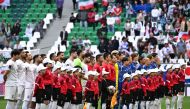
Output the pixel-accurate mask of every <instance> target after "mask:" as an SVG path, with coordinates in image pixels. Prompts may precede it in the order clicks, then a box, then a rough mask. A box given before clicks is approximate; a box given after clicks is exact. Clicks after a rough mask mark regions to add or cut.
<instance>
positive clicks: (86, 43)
mask: <svg viewBox="0 0 190 109" xmlns="http://www.w3.org/2000/svg"><path fill="white" fill-rule="evenodd" d="M89 45H91V41H90V39H89V38H88V37H87V36H85V39H84V40H83V46H89Z"/></svg>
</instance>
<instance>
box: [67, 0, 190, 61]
mask: <svg viewBox="0 0 190 109" xmlns="http://www.w3.org/2000/svg"><path fill="white" fill-rule="evenodd" d="M96 3H97V2H96V0H95V2H94V8H92V9H88V10H86V9H80V10H78V14H77V16H76V17H75V16H74V14H72V15H71V17H70V22H73V23H76V22H80V27H83V28H85V30H87V29H88V28H89V27H93V29H94V31H97V37H98V39H99V42H100V43H99V45H98V48H99V51H100V52H101V53H103V52H110V51H112V50H119V51H122V52H125V53H126V54H128V55H130V54H131V53H134V52H138V53H139V54H140V55H143V56H147V54H149V53H159V51H160V56H161V58H162V59H163V61H164V62H170V59H174V58H184V59H185V58H190V48H189V41H188V39H189V37H190V17H189V16H190V2H189V1H188V0H134V1H133V0H126V1H123V0H116V1H115V2H114V1H108V3H103V2H102V3H100V4H98V5H97V4H96ZM101 7H103V10H101ZM98 25H101V27H98ZM117 27H120V28H123V29H122V30H119V31H121V32H123V33H124V34H123V36H121V37H120V38H116V37H113V38H112V39H110V38H109V37H108V34H109V33H115V32H117V31H118V30H115V29H116V28H117ZM140 36H142V37H140ZM77 37H80V36H77ZM88 37H91V36H86V37H85V39H83V40H84V42H86V40H88ZM131 37H133V39H134V40H135V39H137V38H138V37H139V40H138V41H137V44H136V43H134V42H133V40H132V41H131ZM113 39H114V40H113ZM73 42H74V43H73ZM81 43H82V39H81V38H77V39H75V38H73V39H72V43H71V44H72V45H73V46H76V44H77V45H81ZM118 43H119V44H118ZM83 45H84V44H83ZM135 46H137V47H135Z"/></svg>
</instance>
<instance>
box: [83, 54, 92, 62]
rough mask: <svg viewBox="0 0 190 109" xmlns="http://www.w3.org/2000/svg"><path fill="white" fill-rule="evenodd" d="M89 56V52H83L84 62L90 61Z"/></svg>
mask: <svg viewBox="0 0 190 109" xmlns="http://www.w3.org/2000/svg"><path fill="white" fill-rule="evenodd" d="M90 58H91V54H90V53H85V54H84V62H86V63H90Z"/></svg>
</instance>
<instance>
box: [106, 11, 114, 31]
mask: <svg viewBox="0 0 190 109" xmlns="http://www.w3.org/2000/svg"><path fill="white" fill-rule="evenodd" d="M114 25H115V18H114V17H113V16H112V14H111V13H109V17H107V26H108V32H112V33H114V32H115V30H114Z"/></svg>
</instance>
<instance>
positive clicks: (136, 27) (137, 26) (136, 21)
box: [134, 19, 142, 36]
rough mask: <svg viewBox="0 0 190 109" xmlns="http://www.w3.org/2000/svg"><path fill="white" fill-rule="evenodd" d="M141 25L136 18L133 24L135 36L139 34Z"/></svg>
mask: <svg viewBox="0 0 190 109" xmlns="http://www.w3.org/2000/svg"><path fill="white" fill-rule="evenodd" d="M141 26H142V24H141V22H139V20H138V19H136V20H135V26H134V31H135V36H140V30H141Z"/></svg>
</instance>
